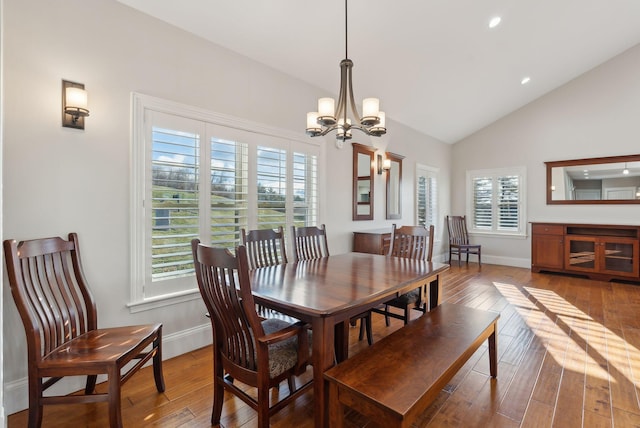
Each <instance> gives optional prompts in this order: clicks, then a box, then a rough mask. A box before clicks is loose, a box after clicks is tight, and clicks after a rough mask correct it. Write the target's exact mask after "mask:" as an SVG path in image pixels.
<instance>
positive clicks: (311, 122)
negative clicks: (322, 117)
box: [307, 111, 320, 129]
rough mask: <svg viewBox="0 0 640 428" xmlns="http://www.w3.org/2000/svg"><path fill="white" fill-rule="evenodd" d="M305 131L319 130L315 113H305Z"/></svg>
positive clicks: (316, 113)
mask: <svg viewBox="0 0 640 428" xmlns="http://www.w3.org/2000/svg"><path fill="white" fill-rule="evenodd" d="M307 129H320V125H318V112H317V111H310V112H309V113H307Z"/></svg>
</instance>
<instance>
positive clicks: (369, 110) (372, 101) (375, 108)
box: [362, 98, 380, 117]
mask: <svg viewBox="0 0 640 428" xmlns="http://www.w3.org/2000/svg"><path fill="white" fill-rule="evenodd" d="M379 112H380V100H379V99H377V98H365V99H364V100H362V116H363V117H378V113H379Z"/></svg>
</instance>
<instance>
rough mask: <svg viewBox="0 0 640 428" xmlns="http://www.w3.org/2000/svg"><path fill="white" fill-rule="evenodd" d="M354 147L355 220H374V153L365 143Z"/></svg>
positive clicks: (355, 144)
mask: <svg viewBox="0 0 640 428" xmlns="http://www.w3.org/2000/svg"><path fill="white" fill-rule="evenodd" d="M351 146H352V147H353V220H354V221H356V220H373V159H374V157H373V155H374V153H375V149H374V148H373V147H370V146H365V145H363V144H358V143H351Z"/></svg>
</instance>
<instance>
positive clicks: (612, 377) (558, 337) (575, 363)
mask: <svg viewBox="0 0 640 428" xmlns="http://www.w3.org/2000/svg"><path fill="white" fill-rule="evenodd" d="M494 285H495V287H496V288H497V289H498V290H499V291H500V293H501V294H502V295H503V296H504V297H505V298H506V299H507V300H508V301H509V303H511V305H513V307H514V308H515V309H516V311H517V312H518V314H519V315H520V316H521V317H522V319H523V320H524V322H525V323H526V324H527V326H528V327H529V328H531V330H532V331H533V332H534V334H535V335H536V336H537V337H538V338H539V339H540V340H542V342H543V343H544V346H545V348H546V350H547V352H548V354H549V355H550V356H551V357H553V358H554V359H555V360H556V361H557V362H558V363H559V364H561V365H562V367H563V369H564V370H572V371H575V372H578V373H586V376H588V377H596V378H599V379H602V380H607V381H611V382H617V381H618V380H619V379H621V376H622V377H623V378H626V379H627V380H629V381H631V382H633V381H634V380H633V376H632V374H631V373H629V362H630V361H632V362H634V361H640V351H639V350H638V349H637V348H636V347H634V346H632V345H630V344H629V343H627V342H626V341H625V339H624V338H623V337H620V336H619V335H618V334H616V333H614V332H613V331H611V330H610V329H608V328H606V327H605V326H604V325H603V324H602V323H601V322H599V321H597V320H595V319H594V318H592V317H591V316H590V315H589V314H587V313H585V312H583V311H582V310H580V309H579V308H578V307H576V306H575V305H573V304H571V303H569V302H568V301H567V300H565V299H564V298H562V297H560V296H559V295H558V294H556V293H555V292H553V291H550V290H544V289H538V288H532V287H517V286H515V285H512V284H505V283H497V282H496V283H494ZM636 366H638V367H636ZM633 367H634V369H637V371H636V370H634V371H636V373H640V363H638V364H634V365H633ZM638 381H640V379H638Z"/></svg>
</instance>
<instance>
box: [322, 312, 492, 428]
mask: <svg viewBox="0 0 640 428" xmlns="http://www.w3.org/2000/svg"><path fill="white" fill-rule="evenodd" d="M499 317H500V314H498V313H495V312H487V311H482V310H478V309H473V308H468V307H466V306H462V305H456V304H451V303H443V304H441V305H440V306H438V307H437V308H435V309H434V310H432V311H431V312H427V313H426V314H424V315H423V316H421V317H420V318H418V319H416V320H414V321H411V322H410V323H409V324H407V325H406V326H404V327H403V328H401V329H399V330H397V331H395V332H393V333H392V334H390V335H388V336H386V337H384V338H383V339H381V340H380V341H378V342H377V343H374V344H373V345H372V346H370V347H368V348H367V349H365V350H363V351H362V352H360V353H358V354H356V355H355V356H354V357H353V358H349V359H348V360H346V361H343V362H341V363H340V364H338V365H337V366H334V367H332V368H331V369H329V370H328V371H326V372H325V374H324V377H325V379H326V381H327V382H328V384H329V418H330V422H331V426H332V427H342V426H343V418H344V411H345V407H349V408H352V409H354V410H356V411H357V412H359V413H360V414H362V415H364V416H365V417H367V418H369V419H370V420H372V421H375V422H376V423H377V424H379V425H380V426H384V427H409V426H411V424H412V423H413V422H414V421H415V420H416V418H417V417H418V416H419V415H420V414H421V413H422V412H424V410H425V409H426V408H427V407H428V406H429V405H430V404H431V402H432V401H433V400H434V399H435V398H436V397H437V395H438V394H439V393H440V391H441V390H442V389H443V388H444V387H445V386H446V385H447V383H448V382H449V381H450V380H451V378H453V376H454V375H455V374H456V373H457V372H458V370H460V368H461V367H462V366H463V365H464V364H465V362H466V361H467V360H468V359H469V358H470V357H471V355H473V353H474V352H475V351H476V350H477V349H478V348H479V347H480V345H482V343H483V342H484V341H485V340H488V342H489V360H490V372H491V376H492V377H494V378H495V377H496V376H497V371H498V365H497V355H496V354H497V348H496V331H497V323H498V318H499Z"/></svg>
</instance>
